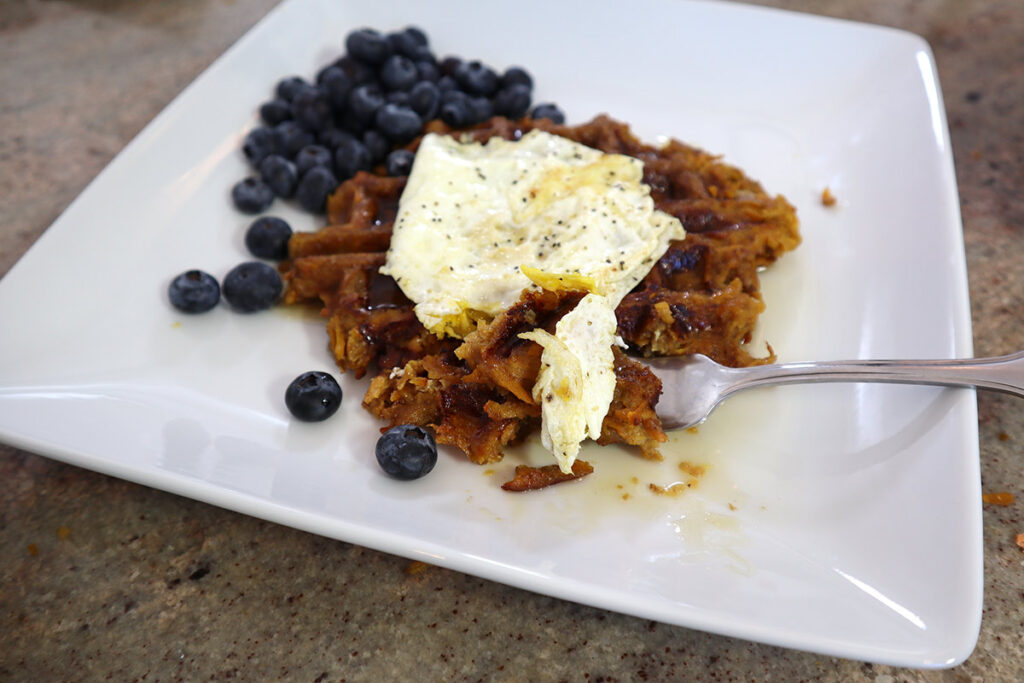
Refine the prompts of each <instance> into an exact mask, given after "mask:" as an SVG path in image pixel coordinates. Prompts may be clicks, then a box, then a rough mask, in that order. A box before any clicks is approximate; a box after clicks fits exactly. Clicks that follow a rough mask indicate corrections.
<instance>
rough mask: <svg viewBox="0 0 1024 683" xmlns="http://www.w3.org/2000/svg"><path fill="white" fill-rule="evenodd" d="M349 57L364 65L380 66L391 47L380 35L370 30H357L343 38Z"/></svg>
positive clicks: (389, 52)
mask: <svg viewBox="0 0 1024 683" xmlns="http://www.w3.org/2000/svg"><path fill="white" fill-rule="evenodd" d="M345 49H346V50H348V53H349V55H351V56H352V57H355V58H356V59H358V60H359V61H361V62H365V63H366V64H373V65H377V64H382V63H383V62H384V60H385V59H387V58H388V57H389V56H390V55H391V46H390V45H388V41H387V39H385V38H384V36H382V35H381V34H380V33H378V32H377V31H374V30H373V29H370V28H364V29H359V30H358V31H353V32H352V33H350V34H348V37H347V38H345Z"/></svg>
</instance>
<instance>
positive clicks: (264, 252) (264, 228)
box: [245, 216, 292, 261]
mask: <svg viewBox="0 0 1024 683" xmlns="http://www.w3.org/2000/svg"><path fill="white" fill-rule="evenodd" d="M291 236H292V226H290V225H288V223H287V221H285V220H284V219H282V218H278V217H277V216H260V217H259V218H257V219H256V220H254V221H253V222H252V224H251V225H249V229H248V230H246V231H245V246H246V248H247V249H248V250H249V253H251V254H252V255H253V256H256V257H258V258H265V259H273V260H275V261H280V260H282V259H286V258H288V239H289V238H290V237H291Z"/></svg>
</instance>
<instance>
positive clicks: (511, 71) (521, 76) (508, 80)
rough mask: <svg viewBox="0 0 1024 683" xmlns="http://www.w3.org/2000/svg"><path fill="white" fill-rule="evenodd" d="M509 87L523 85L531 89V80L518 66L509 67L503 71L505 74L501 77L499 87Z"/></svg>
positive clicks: (524, 70)
mask: <svg viewBox="0 0 1024 683" xmlns="http://www.w3.org/2000/svg"><path fill="white" fill-rule="evenodd" d="M510 85H525V86H526V87H527V88H528V89H530V90H532V89H533V78H531V77H530V74H529V73H527V72H526V69H523V68H522V67H519V66H510V67H509V68H507V69H505V73H503V74H502V75H501V87H502V88H507V87H509V86H510Z"/></svg>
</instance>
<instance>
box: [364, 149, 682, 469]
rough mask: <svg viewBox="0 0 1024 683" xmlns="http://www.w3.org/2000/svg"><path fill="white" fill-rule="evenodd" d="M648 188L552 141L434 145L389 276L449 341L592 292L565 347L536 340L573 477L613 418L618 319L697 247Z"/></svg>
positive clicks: (546, 436)
mask: <svg viewBox="0 0 1024 683" xmlns="http://www.w3.org/2000/svg"><path fill="white" fill-rule="evenodd" d="M642 181H643V163H642V162H641V161H640V160H638V159H634V158H632V157H629V156H625V155H621V154H604V153H603V152H600V151H598V150H595V149H592V148H590V147H586V146H584V145H581V144H579V143H576V142H573V141H571V140H568V139H566V138H562V137H559V136H556V135H551V134H550V133H546V132H544V131H540V130H534V131H531V132H529V133H527V134H525V135H524V136H523V137H522V138H521V139H519V140H515V141H509V140H504V139H501V138H492V139H491V140H489V141H488V142H486V143H484V144H481V143H477V142H471V141H470V142H462V141H460V140H458V139H456V138H454V137H450V136H442V135H435V134H428V135H426V136H424V138H423V140H422V141H421V143H420V146H419V148H418V150H417V153H416V160H415V162H414V164H413V168H412V172H411V174H410V176H409V180H408V182H407V184H406V187H405V190H404V192H403V193H402V197H401V199H400V202H399V209H398V214H397V216H396V218H395V224H394V229H393V233H392V238H391V246H390V248H389V250H388V253H387V260H386V263H385V265H384V266H383V267H382V268H381V272H382V273H385V274H387V275H390V276H391V277H393V278H394V279H395V281H396V282H397V283H398V286H399V287H401V289H402V291H403V292H404V293H405V294H406V296H408V297H409V299H411V300H412V301H413V302H414V303H415V311H416V316H417V317H418V318H419V320H420V321H421V322H422V323H423V325H424V326H425V327H426V328H427V329H429V330H431V331H432V332H434V333H435V334H438V335H439V336H442V335H451V336H455V337H459V338H462V337H465V335H467V334H468V333H470V332H472V331H473V330H474V329H476V326H477V324H478V323H480V322H482V321H489V320H491V319H492V318H493V317H494V316H496V315H498V314H499V313H501V312H502V311H503V310H505V309H507V308H509V307H510V306H512V304H514V303H515V302H516V300H517V299H518V298H519V296H520V294H521V293H522V291H523V290H524V289H526V288H529V287H538V286H540V287H544V288H547V289H559V288H561V289H565V288H571V289H578V290H583V291H587V292H589V294H588V295H587V296H586V297H584V299H583V300H582V301H581V302H580V303H579V304H578V305H577V307H576V308H574V309H573V310H572V311H571V312H570V313H568V314H567V315H566V316H565V317H564V318H563V319H562V320H561V321H560V322H559V323H558V325H557V327H556V331H555V334H554V335H551V334H549V333H547V332H544V331H543V330H535V331H533V332H530V333H527V338H530V339H532V340H533V341H536V342H537V343H538V344H540V345H541V346H543V347H544V352H543V357H542V370H541V374H540V376H539V377H538V380H537V383H536V385H535V388H534V397H535V400H537V401H538V402H539V403H540V404H541V409H542V427H541V430H542V431H541V434H542V439H543V440H544V444H545V446H546V447H548V448H549V449H551V450H552V452H553V453H554V454H555V456H556V459H557V460H558V462H559V465H560V466H561V468H562V470H563V471H568V470H569V468H571V466H572V462H573V461H574V460H575V457H576V453H577V452H578V450H579V443H580V442H581V441H582V440H584V439H585V438H586V437H587V436H590V437H592V438H596V437H597V436H598V435H599V434H600V429H601V422H602V421H603V419H604V416H605V414H607V412H608V406H609V404H610V402H611V399H612V393H613V391H614V388H615V374H614V368H613V360H612V351H611V346H612V344H613V343H615V340H616V337H615V308H616V307H617V306H618V305H619V302H621V300H622V298H623V297H624V296H625V295H626V294H627V293H628V292H629V291H630V290H631V289H633V287H635V286H636V285H637V283H639V282H640V280H641V279H643V277H644V276H645V275H646V274H647V272H648V271H649V270H650V269H651V266H652V265H653V264H654V263H655V262H656V261H657V260H658V259H659V258H661V256H662V255H663V254H664V253H665V250H666V249H667V248H668V245H669V242H670V241H671V240H674V239H682V238H683V237H684V236H685V233H684V231H683V228H682V225H681V224H680V223H679V220H678V219H676V218H675V217H673V216H670V215H668V214H666V213H664V212H662V211H658V210H656V209H655V208H654V201H653V199H651V196H650V188H649V187H648V186H647V185H645V184H644V183H643V182H642ZM548 395H550V396H552V398H551V399H550V400H546V398H545V397H546V396H548ZM538 396H539V397H540V398H537V397H538Z"/></svg>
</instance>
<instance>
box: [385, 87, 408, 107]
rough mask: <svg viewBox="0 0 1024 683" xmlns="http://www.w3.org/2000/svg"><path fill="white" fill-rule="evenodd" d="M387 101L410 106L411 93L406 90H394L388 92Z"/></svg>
mask: <svg viewBox="0 0 1024 683" xmlns="http://www.w3.org/2000/svg"><path fill="white" fill-rule="evenodd" d="M385 101H386V102H387V103H388V104H397V105H398V106H400V107H408V106H409V102H410V99H409V93H408V92H406V91H405V90H393V91H392V92H389V93H388V94H387V97H385ZM379 111H380V110H378V112H379Z"/></svg>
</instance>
